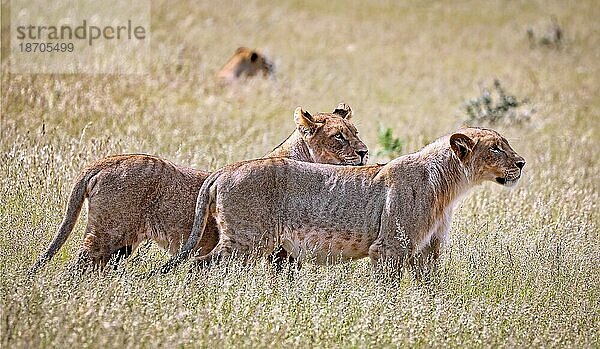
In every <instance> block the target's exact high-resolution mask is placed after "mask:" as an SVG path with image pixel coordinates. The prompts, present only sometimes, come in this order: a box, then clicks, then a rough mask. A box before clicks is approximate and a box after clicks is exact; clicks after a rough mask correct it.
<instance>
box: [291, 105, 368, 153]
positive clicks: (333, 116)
mask: <svg viewBox="0 0 600 349" xmlns="http://www.w3.org/2000/svg"><path fill="white" fill-rule="evenodd" d="M351 118H352V109H351V108H350V107H349V106H348V105H346V104H344V103H340V104H339V105H338V106H337V107H336V108H335V110H334V111H333V112H332V113H318V114H315V115H311V114H310V113H309V112H307V111H305V110H303V109H302V107H298V108H296V110H295V112H294V121H295V123H296V128H297V130H298V131H299V133H300V135H301V136H302V138H303V140H304V141H305V142H306V144H307V146H308V148H309V151H310V153H311V155H312V157H313V158H314V159H315V161H316V162H320V163H327V164H336V165H364V164H366V163H367V160H368V156H369V150H368V149H367V146H366V145H365V144H364V143H363V142H362V141H361V140H360V139H359V138H358V131H357V130H356V127H354V125H353V124H352V122H350V119H351Z"/></svg>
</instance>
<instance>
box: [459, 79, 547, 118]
mask: <svg viewBox="0 0 600 349" xmlns="http://www.w3.org/2000/svg"><path fill="white" fill-rule="evenodd" d="M528 103H529V101H528V100H527V99H518V98H517V97H515V96H513V95H510V94H507V93H506V91H505V90H504V88H503V87H502V85H501V84H500V81H498V80H497V79H496V80H494V88H493V90H492V91H490V90H489V89H487V88H485V89H483V91H482V93H481V95H480V96H478V97H476V98H473V99H471V100H469V101H468V102H466V103H465V106H464V108H465V112H466V114H467V117H468V119H467V120H466V122H467V123H468V124H470V125H472V124H480V123H484V124H490V125H495V124H499V123H509V124H515V123H516V124H518V123H522V122H525V121H529V120H530V119H531V115H532V114H533V113H535V110H534V109H532V108H528V109H525V108H523V107H524V106H526V105H527V104H528Z"/></svg>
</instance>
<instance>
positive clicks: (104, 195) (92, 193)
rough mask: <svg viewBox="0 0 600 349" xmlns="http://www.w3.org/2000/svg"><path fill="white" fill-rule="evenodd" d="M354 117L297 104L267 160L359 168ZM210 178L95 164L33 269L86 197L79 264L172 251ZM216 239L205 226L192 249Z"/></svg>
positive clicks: (132, 158) (117, 159)
mask: <svg viewBox="0 0 600 349" xmlns="http://www.w3.org/2000/svg"><path fill="white" fill-rule="evenodd" d="M351 118H352V109H351V108H350V107H349V106H347V105H346V104H344V103H340V104H339V105H338V106H337V107H336V109H335V110H334V111H333V112H332V113H318V114H315V115H311V114H310V113H308V112H307V111H304V110H303V109H302V107H298V108H296V110H295V112H294V120H295V123H296V129H295V130H294V132H292V134H291V135H290V136H289V137H288V138H287V139H286V140H285V141H283V142H282V143H281V144H280V145H279V146H277V147H276V148H275V149H273V150H272V151H271V152H270V153H269V154H267V155H266V157H289V158H292V159H295V160H298V161H307V162H325V163H329V164H338V165H364V164H365V163H366V161H367V158H368V149H367V147H366V146H365V145H364V143H363V142H362V141H361V140H360V138H359V137H358V133H357V130H356V128H355V127H354V125H353V124H352V122H351V121H350V120H351ZM209 175H210V173H209V172H207V171H201V170H196V169H193V168H190V167H184V166H178V165H175V164H173V163H172V162H170V161H167V160H165V159H161V158H158V157H154V156H150V155H142V154H132V155H116V156H110V157H107V158H104V159H101V160H98V161H95V162H93V163H92V164H90V165H88V166H87V167H86V168H85V169H84V170H83V171H81V173H80V174H79V175H78V176H77V178H76V179H75V184H74V186H73V189H72V191H71V195H70V197H69V202H68V206H67V212H66V214H65V216H64V219H63V221H62V223H61V224H60V227H59V228H58V231H57V233H56V236H55V237H54V239H53V240H52V242H51V243H50V245H49V246H48V248H47V249H46V251H45V252H44V253H43V254H42V255H41V256H40V257H39V259H38V260H37V262H36V263H35V265H34V266H33V267H32V268H31V269H30V272H31V273H34V272H35V271H37V270H38V269H39V268H41V267H42V266H43V265H44V264H46V263H47V262H48V261H49V260H50V259H51V258H52V257H53V256H54V255H55V254H56V252H57V251H58V250H59V249H60V248H61V246H62V245H63V244H64V243H65V241H66V240H67V238H68V237H69V234H70V233H71V231H72V230H73V227H74V226H75V223H76V221H77V217H78V216H79V212H80V210H81V208H82V207H83V203H84V201H85V199H86V198H87V199H88V223H87V227H86V229H85V238H84V241H83V246H82V248H81V250H80V252H79V256H78V258H77V260H78V262H77V263H78V265H80V266H81V267H85V266H87V265H88V264H90V263H92V264H94V265H97V266H100V267H101V268H102V267H104V266H105V265H106V264H107V263H108V262H109V261H110V260H111V259H115V260H116V261H118V260H119V259H121V258H126V257H127V256H129V255H130V254H131V253H132V252H133V251H134V250H135V249H136V248H137V247H138V246H139V245H140V243H141V242H143V241H145V240H153V241H155V242H156V243H157V244H158V245H159V246H160V247H162V248H163V249H165V250H167V251H168V252H169V253H171V254H174V253H176V252H177V251H178V250H179V249H180V247H181V245H182V242H183V241H186V240H187V238H188V236H189V233H190V231H191V230H192V225H193V219H194V207H195V203H196V198H197V195H198V191H199V190H200V187H201V186H202V183H203V182H204V180H205V179H206V178H207V177H208V176H209ZM217 241H218V231H217V229H216V225H215V223H214V222H213V221H210V222H208V223H207V232H206V233H205V234H204V236H203V238H202V239H201V241H200V242H199V244H198V246H197V247H198V248H199V249H201V251H203V252H204V253H207V252H209V251H210V250H212V249H213V247H214V246H215V245H216V243H217Z"/></svg>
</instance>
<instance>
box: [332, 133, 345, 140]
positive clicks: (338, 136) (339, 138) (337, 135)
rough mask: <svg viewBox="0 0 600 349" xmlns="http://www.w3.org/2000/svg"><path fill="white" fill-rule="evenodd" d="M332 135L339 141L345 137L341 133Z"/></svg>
mask: <svg viewBox="0 0 600 349" xmlns="http://www.w3.org/2000/svg"><path fill="white" fill-rule="evenodd" d="M333 137H334V138H335V139H337V140H338V141H340V142H343V141H345V140H346V138H344V136H343V135H342V134H341V133H336V134H335V135H334V136H333Z"/></svg>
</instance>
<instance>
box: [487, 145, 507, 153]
mask: <svg viewBox="0 0 600 349" xmlns="http://www.w3.org/2000/svg"><path fill="white" fill-rule="evenodd" d="M490 150H491V152H492V153H496V154H500V153H503V152H504V151H502V149H500V148H499V147H498V146H497V145H495V146H493V147H491V148H490Z"/></svg>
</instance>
